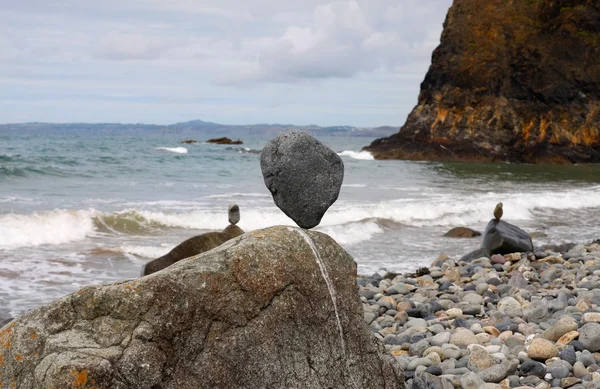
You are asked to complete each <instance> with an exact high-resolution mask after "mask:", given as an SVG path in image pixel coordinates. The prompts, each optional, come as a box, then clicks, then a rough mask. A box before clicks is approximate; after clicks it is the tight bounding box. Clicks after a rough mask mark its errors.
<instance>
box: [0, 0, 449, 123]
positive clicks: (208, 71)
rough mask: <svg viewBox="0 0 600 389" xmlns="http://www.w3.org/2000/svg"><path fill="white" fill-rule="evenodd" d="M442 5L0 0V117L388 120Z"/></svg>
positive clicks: (408, 86)
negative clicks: (0, 20)
mask: <svg viewBox="0 0 600 389" xmlns="http://www.w3.org/2000/svg"><path fill="white" fill-rule="evenodd" d="M451 2H452V0H427V2H423V1H421V0H342V1H338V0H303V1H300V2H293V1H281V0H250V1H244V2H240V1H239V0H202V1H199V0H173V1H164V0H127V1H122V0H105V1H103V2H92V1H87V0H60V1H58V2H52V1H50V2H48V1H43V0H19V1H2V0H0V19H2V20H3V23H2V24H1V25H0V74H1V75H2V77H0V112H3V113H5V115H4V116H5V117H3V118H0V121H1V120H5V121H22V120H31V121H44V120H49V121H62V122H69V121H124V122H136V121H147V122H151V121H154V122H159V123H169V122H175V121H185V120H188V119H197V118H203V119H205V120H211V121H220V122H228V123H229V122H237V123H249V122H273V121H279V122H295V123H307V124H308V123H312V122H316V123H318V124H339V123H347V124H353V125H374V124H398V125H399V124H401V123H402V121H403V120H404V118H405V115H406V114H407V113H408V112H409V111H410V109H412V107H413V105H414V103H415V102H416V98H417V95H418V91H419V89H418V88H419V83H420V82H421V81H422V79H423V76H424V74H425V72H426V71H427V67H428V65H429V61H430V58H431V52H432V50H433V49H434V48H435V46H436V45H437V44H438V42H439V36H440V32H441V29H442V22H443V20H444V16H445V14H446V11H447V8H448V6H450V4H451ZM125 96H129V97H125Z"/></svg>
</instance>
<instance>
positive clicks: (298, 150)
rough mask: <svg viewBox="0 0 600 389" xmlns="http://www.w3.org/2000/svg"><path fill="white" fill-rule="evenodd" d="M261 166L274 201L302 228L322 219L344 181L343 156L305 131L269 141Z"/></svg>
mask: <svg viewBox="0 0 600 389" xmlns="http://www.w3.org/2000/svg"><path fill="white" fill-rule="evenodd" d="M260 168H261V170H262V175H263V178H264V181H265V185H266V186H267V188H268V189H269V191H271V194H272V195H273V200H274V201H275V204H276V205H277V206H278V207H279V209H281V210H282V211H283V212H284V213H285V214H286V215H287V216H289V217H290V218H291V219H292V220H293V221H294V222H296V224H298V225H299V226H300V227H302V228H312V227H315V226H317V225H318V224H319V223H320V222H321V218H322V217H323V215H324V214H325V212H326V211H327V209H328V208H329V207H330V206H331V205H332V204H333V203H334V202H335V201H336V200H337V198H338V195H339V193H340V188H341V186H342V181H343V180H344V164H343V162H342V160H341V158H340V157H339V156H338V155H337V154H336V153H335V152H334V151H333V150H331V149H330V148H329V147H327V146H325V145H324V144H322V143H321V142H319V141H318V140H316V139H315V138H313V137H312V136H310V135H309V134H307V133H304V132H295V131H292V132H288V133H285V134H281V135H278V136H277V137H276V138H274V139H272V140H271V141H269V143H267V144H266V146H265V147H264V148H263V150H262V153H261V155H260Z"/></svg>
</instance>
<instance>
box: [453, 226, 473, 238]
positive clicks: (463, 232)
mask: <svg viewBox="0 0 600 389" xmlns="http://www.w3.org/2000/svg"><path fill="white" fill-rule="evenodd" d="M480 235H481V232H479V231H475V230H473V229H471V228H467V227H454V228H453V229H451V230H450V231H448V232H446V233H445V234H444V236H446V237H449V238H474V237H476V236H480Z"/></svg>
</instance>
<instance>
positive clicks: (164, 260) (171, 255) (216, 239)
mask: <svg viewBox="0 0 600 389" xmlns="http://www.w3.org/2000/svg"><path fill="white" fill-rule="evenodd" d="M243 233H244V231H242V229H241V228H239V227H238V226H234V225H229V226H227V227H226V228H225V229H224V230H223V231H222V232H207V233H205V234H202V235H198V236H194V237H193V238H190V239H188V240H186V241H184V242H183V243H181V244H179V245H178V246H177V247H175V248H174V249H173V250H171V251H169V252H168V253H167V254H165V255H163V256H162V257H160V258H156V259H154V260H152V261H150V262H148V263H147V264H146V265H144V267H143V268H142V276H147V275H149V274H152V273H155V272H157V271H159V270H162V269H165V268H167V267H169V266H171V265H173V264H174V263H176V262H178V261H181V260H182V259H185V258H189V257H193V256H194V255H198V254H200V253H203V252H205V251H208V250H212V249H214V248H215V247H218V246H220V245H222V244H223V243H225V242H227V241H228V240H230V239H233V238H235V237H237V236H240V235H242V234H243Z"/></svg>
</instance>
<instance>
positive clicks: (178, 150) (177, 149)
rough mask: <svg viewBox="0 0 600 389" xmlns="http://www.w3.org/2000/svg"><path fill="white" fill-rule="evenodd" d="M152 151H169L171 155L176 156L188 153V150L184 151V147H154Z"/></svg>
mask: <svg viewBox="0 0 600 389" xmlns="http://www.w3.org/2000/svg"><path fill="white" fill-rule="evenodd" d="M154 149H155V150H165V151H170V152H172V153H177V154H187V153H188V149H186V148H185V147H155V148H154Z"/></svg>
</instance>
